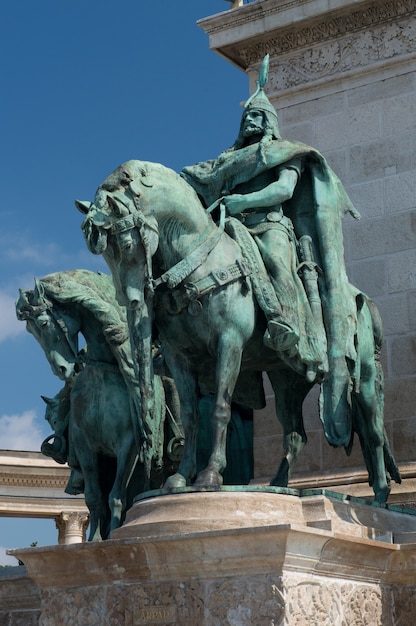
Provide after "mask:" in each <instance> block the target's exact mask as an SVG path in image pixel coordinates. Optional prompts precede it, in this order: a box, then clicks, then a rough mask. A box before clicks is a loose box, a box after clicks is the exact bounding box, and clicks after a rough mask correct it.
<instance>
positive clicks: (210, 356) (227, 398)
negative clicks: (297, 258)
mask: <svg viewBox="0 0 416 626" xmlns="http://www.w3.org/2000/svg"><path fill="white" fill-rule="evenodd" d="M76 206H77V208H78V209H79V210H80V211H81V212H82V213H84V215H85V219H84V221H83V224H82V229H83V232H84V236H85V239H86V242H87V245H88V247H89V249H90V251H91V252H93V253H95V254H102V255H103V257H104V259H105V261H106V263H107V264H108V266H109V268H110V270H111V272H112V275H113V280H114V284H115V288H116V295H117V299H118V301H119V303H120V304H122V305H124V306H126V307H127V308H128V310H129V323H130V324H131V326H130V329H131V335H132V340H133V342H134V344H135V345H136V346H137V347H136V350H137V351H138V352H139V351H143V352H146V351H147V352H148V351H149V349H150V346H151V336H152V328H153V327H156V328H157V331H158V333H159V336H160V340H161V342H162V343H163V345H164V347H165V353H166V359H167V362H168V365H169V368H170V370H171V372H172V375H173V378H174V380H175V383H176V386H177V389H178V393H179V397H180V403H181V421H182V424H183V427H184V432H185V445H184V452H183V456H182V460H181V462H180V465H179V468H178V471H177V473H176V474H174V475H172V476H170V477H169V478H168V479H167V481H166V483H165V489H166V490H168V491H172V490H175V489H177V488H182V487H184V486H186V485H190V484H192V481H194V483H193V484H194V487H195V488H197V489H213V490H215V489H219V488H220V487H221V485H222V475H221V474H222V472H223V470H224V468H225V466H226V453H225V441H226V433H227V426H228V424H229V420H230V406H231V401H232V400H233V399H234V400H236V401H241V402H243V403H244V404H246V405H248V406H251V407H252V408H260V407H261V406H264V391H263V387H262V372H267V375H268V377H269V379H270V382H271V385H272V387H273V390H274V394H275V402H276V414H277V416H278V418H279V420H280V421H281V423H282V427H283V434H284V456H283V458H282V460H281V462H280V465H279V466H278V470H277V473H276V475H275V476H274V477H273V478H272V480H271V485H275V486H281V487H286V486H287V485H288V481H289V478H290V475H291V472H292V469H293V466H294V463H295V461H296V458H297V457H298V455H299V453H300V452H301V450H302V448H303V447H304V445H305V443H306V441H307V437H306V433H305V429H304V425H303V415H302V403H303V401H304V399H305V397H306V395H307V394H308V392H309V391H310V389H311V387H312V386H313V384H314V380H313V378H312V377H311V376H310V375H309V372H308V371H307V368H306V366H305V365H303V364H302V363H299V362H296V361H295V360H293V361H291V359H290V358H288V357H285V356H281V355H279V353H277V352H275V351H274V350H272V349H270V348H268V347H267V346H266V345H265V344H264V342H263V336H264V333H265V329H266V318H265V315H264V314H263V311H262V308H261V307H260V306H259V303H258V296H257V294H256V292H255V289H254V287H253V273H254V267H253V264H252V265H251V266H250V263H248V261H247V258H246V256H245V255H244V254H243V252H244V250H242V248H241V247H240V246H239V245H238V244H237V242H236V241H235V240H234V239H233V238H232V237H231V236H230V235H229V234H228V233H227V232H226V228H224V224H225V226H227V223H228V225H229V226H232V227H235V222H236V220H235V219H234V218H227V220H224V216H221V219H220V223H219V225H217V224H216V223H215V221H214V220H213V219H212V217H211V215H210V214H209V212H208V211H206V210H205V209H204V207H203V205H202V203H201V201H200V199H199V197H198V195H197V194H196V192H195V191H194V189H193V188H192V187H191V186H190V185H189V184H188V183H187V182H186V181H185V180H184V179H183V178H182V177H181V176H179V175H178V174H177V173H175V172H174V171H173V170H170V169H169V168H166V167H164V166H163V165H161V164H156V163H149V162H144V161H128V162H126V163H124V164H123V165H121V166H120V167H119V168H117V169H116V170H115V171H114V172H113V173H112V174H110V175H109V176H108V177H107V178H106V179H105V181H104V182H103V183H102V184H101V185H100V187H99V188H98V190H97V194H96V197H95V200H94V203H90V202H80V201H76ZM256 262H257V261H256ZM259 262H260V261H259ZM346 294H347V297H348V303H349V304H350V305H351V306H352V307H353V309H354V316H355V319H354V322H355V326H354V324H353V326H354V328H355V330H354V333H353V336H352V337H351V338H349V339H351V342H352V344H353V345H354V349H356V357H355V360H354V361H352V360H351V359H350V358H347V357H342V355H341V357H338V356H337V358H338V359H342V360H343V365H344V370H346V371H347V375H346V376H345V377H344V379H342V380H341V381H339V380H338V379H336V380H335V381H334V374H333V372H331V371H329V374H328V375H327V378H326V379H325V378H324V379H323V380H318V379H316V382H320V384H321V410H322V406H323V405H324V404H325V406H324V409H323V410H325V411H326V413H325V415H324V416H323V422H324V425H325V424H328V423H329V420H330V419H335V417H336V416H337V415H338V413H337V414H336V415H335V413H334V414H330V415H329V417H328V414H329V413H330V411H331V402H329V401H328V398H329V400H331V398H332V400H333V401H334V398H335V399H336V404H337V405H338V404H339V407H340V408H341V409H342V410H343V411H344V413H345V414H347V416H348V420H349V422H348V424H349V426H348V428H349V432H348V438H347V440H346V441H345V442H343V443H342V445H343V446H344V447H345V449H346V451H347V453H349V452H350V451H351V447H352V443H353V439H354V433H357V434H358V437H359V440H360V443H361V448H362V452H363V456H364V459H365V462H366V465H367V469H368V473H369V482H370V484H371V485H372V487H373V490H374V494H375V500H376V501H378V502H382V503H384V502H386V500H387V497H388V494H389V492H390V480H391V478H393V479H394V480H395V481H396V482H400V473H399V470H398V468H397V465H396V463H395V461H394V458H393V456H392V454H391V452H390V449H389V444H388V440H387V436H386V433H385V429H384V416H383V374H382V369H381V364H380V361H379V352H380V345H381V336H382V331H381V321H380V317H379V314H378V311H377V309H376V307H375V305H374V304H373V303H372V302H371V301H370V300H369V299H368V298H367V297H366V296H365V295H364V294H362V293H360V292H359V291H358V290H357V289H356V288H354V287H353V286H352V285H350V284H349V283H348V284H347V291H346ZM341 305H342V303H341ZM350 308H351V307H350ZM139 374H140V377H141V383H140V386H141V388H142V389H145V388H146V385H147V384H149V383H151V377H152V373H151V371H149V370H147V371H146V368H145V367H141V368H140V373H139ZM325 385H327V387H326V394H324V397H325V403H324V402H322V397H323V396H322V388H324V390H325ZM328 385H330V387H329V389H330V390H331V393H328ZM331 385H332V386H331ZM334 388H335V389H338V388H339V391H338V392H337V393H338V395H337V396H336V397H335V394H334V393H332V390H333V389H334ZM207 390H208V391H207ZM208 392H210V393H211V394H213V396H214V402H213V411H212V417H211V420H212V427H213V439H212V449H211V455H210V457H209V460H208V463H207V465H206V467H205V468H203V469H202V470H201V471H200V472H199V473H198V474H197V476H196V443H195V442H196V440H197V432H198V418H197V401H198V397H199V396H200V395H201V393H202V394H204V393H208ZM142 409H143V418H142V419H143V420H144V421H146V420H147V419H149V418H150V416H151V413H150V412H149V411H147V408H146V407H142ZM336 410H337V411H338V407H337V408H336ZM334 415H335V417H334ZM321 419H322V415H321ZM326 430H327V429H326ZM326 430H325V434H326V435H327V432H326ZM327 438H328V436H327ZM328 440H329V442H330V443H331V444H333V442H332V440H331V439H330V438H328ZM333 445H334V444H333ZM195 476H196V479H195ZM194 479H195V480H194Z"/></svg>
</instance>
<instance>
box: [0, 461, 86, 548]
mask: <svg viewBox="0 0 416 626" xmlns="http://www.w3.org/2000/svg"><path fill="white" fill-rule="evenodd" d="M69 474H70V469H69V467H68V466H67V465H58V464H57V463H56V462H55V461H53V460H52V459H49V458H47V457H45V456H44V455H43V454H42V453H41V452H26V451H14V450H0V516H2V517H25V518H48V519H54V520H55V523H56V525H57V528H58V531H59V533H58V543H62V544H68V543H77V542H81V541H83V540H85V532H86V528H87V526H88V509H87V507H86V506H85V501H84V498H83V496H69V495H67V494H66V493H65V492H64V489H65V486H66V484H67V482H68V478H69Z"/></svg>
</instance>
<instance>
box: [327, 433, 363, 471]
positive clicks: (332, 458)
mask: <svg viewBox="0 0 416 626" xmlns="http://www.w3.org/2000/svg"><path fill="white" fill-rule="evenodd" d="M334 467H336V468H337V469H341V468H345V467H361V468H364V467H365V463H364V459H363V455H362V452H361V447H360V442H359V440H358V437H355V439H354V445H353V449H352V451H351V454H350V456H348V455H347V454H346V452H345V450H344V448H334V447H333V446H330V445H329V443H328V442H327V441H326V439H325V436H324V435H322V469H323V470H333V469H334Z"/></svg>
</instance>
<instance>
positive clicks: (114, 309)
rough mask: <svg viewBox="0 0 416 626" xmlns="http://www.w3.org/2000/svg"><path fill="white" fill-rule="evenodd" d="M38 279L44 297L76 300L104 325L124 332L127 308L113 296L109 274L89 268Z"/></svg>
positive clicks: (63, 303) (56, 300) (64, 303)
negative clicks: (91, 270) (89, 269)
mask: <svg viewBox="0 0 416 626" xmlns="http://www.w3.org/2000/svg"><path fill="white" fill-rule="evenodd" d="M38 283H39V284H40V286H41V288H42V289H43V291H44V294H45V296H46V298H47V299H51V300H54V301H55V302H57V303H58V304H62V305H68V304H71V303H76V304H79V305H80V306H81V307H83V308H84V309H86V310H87V311H89V312H91V313H92V315H93V316H94V318H95V319H96V320H97V321H98V322H100V323H101V325H102V326H103V329H104V330H105V329H107V328H109V327H111V328H115V327H117V328H119V329H120V330H121V331H124V332H123V334H125V335H127V334H128V330H127V318H126V312H125V309H124V308H123V307H121V306H120V305H119V304H118V303H117V300H116V297H115V289H114V285H113V282H112V278H111V276H109V275H108V274H103V273H100V272H97V273H96V272H90V271H88V270H69V271H63V272H55V273H53V274H48V275H47V276H44V277H43V278H41V279H40V280H39V281H38Z"/></svg>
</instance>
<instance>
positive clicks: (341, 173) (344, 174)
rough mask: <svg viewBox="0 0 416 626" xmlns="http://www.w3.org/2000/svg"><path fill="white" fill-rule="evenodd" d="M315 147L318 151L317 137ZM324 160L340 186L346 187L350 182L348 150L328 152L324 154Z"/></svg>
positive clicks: (341, 149)
mask: <svg viewBox="0 0 416 626" xmlns="http://www.w3.org/2000/svg"><path fill="white" fill-rule="evenodd" d="M315 146H316V147H317V148H318V150H320V146H319V137H317V138H316V142H315ZM325 158H326V160H327V161H328V163H329V165H330V166H331V167H332V169H333V170H334V172H335V173H336V175H337V176H338V178H339V179H340V181H341V182H342V184H343V185H347V184H348V183H349V181H350V171H349V154H348V149H347V148H340V149H339V150H329V151H328V152H327V153H326V154H325Z"/></svg>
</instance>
